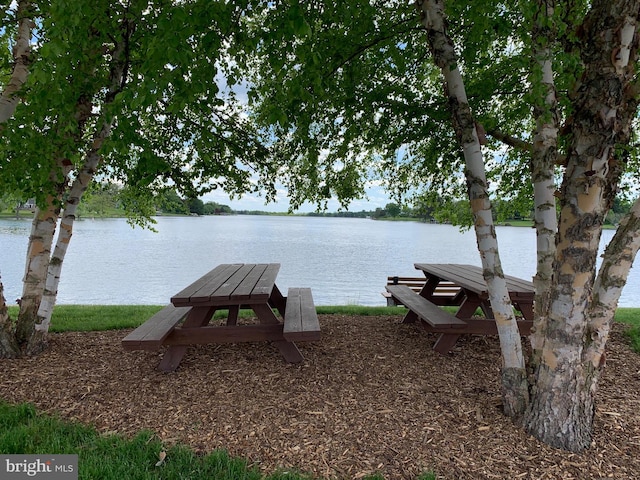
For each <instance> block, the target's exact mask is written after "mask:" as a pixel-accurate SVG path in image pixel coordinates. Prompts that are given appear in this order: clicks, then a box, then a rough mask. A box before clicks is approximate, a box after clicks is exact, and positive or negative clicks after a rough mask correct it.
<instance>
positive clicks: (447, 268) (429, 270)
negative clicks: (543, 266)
mask: <svg viewBox="0 0 640 480" xmlns="http://www.w3.org/2000/svg"><path fill="white" fill-rule="evenodd" d="M414 266H415V268H416V269H417V270H422V271H423V272H424V273H425V275H426V276H427V277H437V278H438V279H440V280H446V281H450V282H453V283H455V284H456V285H459V286H460V287H462V288H463V289H465V290H468V291H470V292H474V293H476V294H477V295H479V296H480V297H485V296H487V295H488V290H487V284H486V282H485V280H484V277H483V275H482V268H480V267H476V266H475V265H466V264H454V263H416V264H414ZM504 277H505V280H506V281H507V290H508V291H509V294H510V295H516V296H529V295H531V296H533V294H534V287H533V283H532V282H530V281H528V280H524V279H522V278H517V277H512V276H510V275H505V276H504Z"/></svg>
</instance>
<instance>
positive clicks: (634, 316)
mask: <svg viewBox="0 0 640 480" xmlns="http://www.w3.org/2000/svg"><path fill="white" fill-rule="evenodd" d="M161 308H162V306H160V305H57V306H56V307H55V309H54V311H53V317H52V319H51V329H50V330H51V331H52V332H71V331H75V332H86V331H92V330H117V329H123V328H135V327H137V326H138V325H140V324H142V323H143V322H144V321H145V320H146V319H148V318H149V317H150V316H151V315H153V314H154V313H156V312H157V311H159V310H160V309H161ZM317 310H318V313H320V314H339V315H358V316H376V315H404V313H405V311H406V310H405V309H404V308H403V307H365V306H360V305H345V306H319V307H317ZM9 313H10V314H11V315H17V313H18V307H17V306H12V307H9ZM250 315H252V312H251V311H250V310H248V311H241V312H240V316H250ZM225 316H226V313H225V312H224V311H218V312H216V315H215V318H225ZM615 319H616V321H618V322H621V323H625V324H628V325H630V326H631V328H630V329H629V330H628V331H627V332H626V334H627V337H628V338H629V342H630V344H631V345H632V347H633V349H634V350H635V351H636V352H638V353H640V308H619V309H618V310H617V312H616V316H615Z"/></svg>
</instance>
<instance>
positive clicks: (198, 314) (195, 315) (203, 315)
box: [158, 307, 216, 372]
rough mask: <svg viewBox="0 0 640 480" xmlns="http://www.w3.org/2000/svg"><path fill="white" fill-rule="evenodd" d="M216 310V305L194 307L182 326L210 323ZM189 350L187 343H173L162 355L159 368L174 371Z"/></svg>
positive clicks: (198, 325) (188, 326)
mask: <svg viewBox="0 0 640 480" xmlns="http://www.w3.org/2000/svg"><path fill="white" fill-rule="evenodd" d="M215 311H216V307H203V308H198V307H193V308H192V309H191V311H190V312H189V315H188V316H187V318H186V319H185V321H184V323H183V325H182V328H192V327H201V326H203V325H206V324H207V323H209V321H210V320H211V318H212V317H213V314H214V313H215ZM186 352H187V345H171V346H170V347H169V348H167V351H166V352H165V353H164V355H163V356H162V360H160V363H159V364H158V370H160V371H162V372H173V371H175V369H176V368H178V365H180V362H181V361H182V357H184V354H185V353H186Z"/></svg>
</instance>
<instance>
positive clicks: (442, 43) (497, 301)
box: [417, 0, 528, 417]
mask: <svg viewBox="0 0 640 480" xmlns="http://www.w3.org/2000/svg"><path fill="white" fill-rule="evenodd" d="M417 6H418V8H419V10H420V12H421V15H422V24H423V26H424V28H425V29H426V31H427V37H428V42H429V47H430V50H431V52H432V54H433V57H434V62H435V63H436V65H437V66H438V67H439V68H440V69H441V71H442V75H443V77H444V84H445V91H446V94H447V97H448V101H449V106H450V108H451V114H452V118H453V123H454V129H455V131H456V136H457V138H458V142H459V144H460V146H461V147H462V151H463V154H464V158H465V164H466V171H465V175H466V178H467V187H468V192H469V200H470V202H471V209H472V210H473V215H474V228H475V232H476V240H477V243H478V250H479V252H480V258H481V260H482V268H483V274H484V278H485V281H486V282H487V288H488V291H489V297H490V301H491V308H492V309H493V313H494V315H495V319H496V326H497V329H498V335H499V338H500V348H501V352H502V360H503V365H502V395H503V406H504V411H505V413H506V414H507V415H508V416H511V417H518V416H520V415H522V414H523V413H524V411H525V408H526V406H527V403H528V384H527V380H526V369H525V362H524V356H523V352H522V343H521V340H520V332H519V330H518V325H517V323H516V318H515V314H514V312H513V307H512V305H511V300H510V298H509V294H508V291H507V284H506V281H505V278H504V272H503V271H502V265H501V263H500V255H499V251H498V241H497V237H496V231H495V226H494V224H493V217H492V213H491V204H490V201H489V193H488V184H487V179H486V174H485V168H484V160H483V156H482V150H481V146H480V141H479V139H478V134H477V131H476V126H475V122H474V119H473V115H472V112H471V108H470V107H469V102H468V100H467V96H466V91H465V87H464V82H463V80H462V75H461V73H460V70H459V68H458V66H457V63H458V62H457V57H456V53H455V50H454V45H453V41H452V40H451V38H450V37H449V36H448V34H447V29H446V20H445V13H444V2H443V1H442V0H425V1H418V4H417Z"/></svg>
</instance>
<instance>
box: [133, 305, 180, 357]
mask: <svg viewBox="0 0 640 480" xmlns="http://www.w3.org/2000/svg"><path fill="white" fill-rule="evenodd" d="M190 310H191V307H174V306H173V305H172V304H169V305H167V306H166V307H164V308H163V309H162V310H160V311H159V312H158V313H156V314H155V315H153V316H152V317H151V318H150V319H149V320H147V321H146V322H144V323H143V324H142V325H140V326H139V327H138V328H136V329H135V330H134V331H133V332H131V333H130V334H129V335H127V336H126V337H125V338H123V339H122V346H123V348H124V349H125V350H157V349H158V348H160V346H161V345H162V344H163V342H164V341H165V339H166V338H167V337H168V336H169V335H170V334H171V332H172V331H173V330H174V329H175V327H176V325H177V324H178V323H180V322H181V321H182V320H183V319H184V318H185V317H186V316H187V314H188V313H189V311H190Z"/></svg>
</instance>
